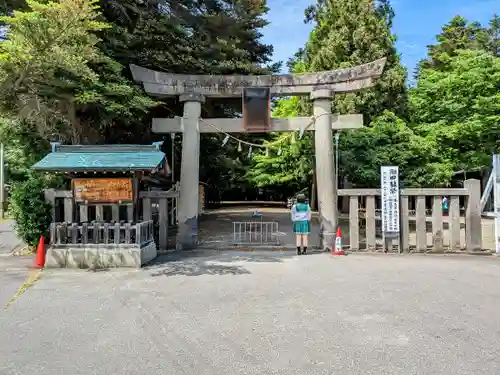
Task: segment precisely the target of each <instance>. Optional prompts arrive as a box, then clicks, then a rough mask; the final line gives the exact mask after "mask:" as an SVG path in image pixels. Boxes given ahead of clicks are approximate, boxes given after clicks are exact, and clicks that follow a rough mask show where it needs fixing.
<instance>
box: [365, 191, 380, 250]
mask: <svg viewBox="0 0 500 375" xmlns="http://www.w3.org/2000/svg"><path fill="white" fill-rule="evenodd" d="M365 217H366V249H367V250H377V236H376V226H375V197H374V196H368V197H366V210H365Z"/></svg>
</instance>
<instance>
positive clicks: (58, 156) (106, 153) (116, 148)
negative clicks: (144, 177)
mask: <svg viewBox="0 0 500 375" xmlns="http://www.w3.org/2000/svg"><path fill="white" fill-rule="evenodd" d="M161 145H162V142H157V143H153V144H152V145H99V146H90V145H89V146H87V145H61V144H58V143H53V144H52V152H51V153H50V154H48V155H47V156H45V157H44V158H43V159H42V160H40V161H39V162H38V163H36V164H35V165H33V166H32V168H33V169H35V170H39V171H47V172H49V171H53V172H58V171H60V172H69V171H74V172H78V171H82V172H83V171H103V172H104V171H117V172H125V171H153V170H155V169H159V168H162V167H163V166H165V164H166V163H167V160H166V158H165V154H164V153H163V152H162V151H160V146H161ZM167 170H169V168H168V165H167Z"/></svg>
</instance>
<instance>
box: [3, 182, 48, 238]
mask: <svg viewBox="0 0 500 375" xmlns="http://www.w3.org/2000/svg"><path fill="white" fill-rule="evenodd" d="M44 188H45V185H44V181H43V180H42V178H41V177H40V176H36V175H31V176H29V177H28V180H26V181H25V182H19V183H17V184H15V185H14V186H13V188H12V190H11V192H12V193H11V197H10V212H11V214H12V217H13V219H14V220H15V222H16V224H15V229H16V233H17V235H18V236H19V237H20V238H21V239H22V240H23V241H24V242H25V243H26V244H27V245H29V246H36V244H37V243H38V240H39V239H40V236H42V235H44V236H47V234H48V230H49V227H50V223H51V221H52V217H51V205H50V204H49V203H47V202H45V199H44V194H43V190H44Z"/></svg>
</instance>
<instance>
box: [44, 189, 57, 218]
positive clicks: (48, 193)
mask: <svg viewBox="0 0 500 375" xmlns="http://www.w3.org/2000/svg"><path fill="white" fill-rule="evenodd" d="M44 195H45V202H47V203H49V204H50V206H51V208H50V215H51V217H52V219H51V220H52V221H54V222H56V221H57V219H56V191H55V190H54V189H46V190H45V191H44Z"/></svg>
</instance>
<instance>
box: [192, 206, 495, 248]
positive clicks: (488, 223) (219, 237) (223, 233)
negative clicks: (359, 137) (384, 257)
mask: <svg viewBox="0 0 500 375" xmlns="http://www.w3.org/2000/svg"><path fill="white" fill-rule="evenodd" d="M255 210H256V207H227V208H221V209H218V210H210V211H207V212H206V213H205V214H204V215H203V217H202V219H201V222H200V238H199V241H200V245H201V246H203V247H213V248H227V247H231V246H234V227H233V223H234V222H260V221H262V222H276V223H278V232H279V236H278V237H279V240H280V246H281V247H286V248H294V247H295V236H294V234H293V232H292V224H291V221H290V212H289V210H288V209H286V208H280V207H261V208H258V210H259V212H260V214H261V215H262V216H261V217H252V213H253V212H254V211H255ZM313 217H317V213H315V214H313ZM462 222H464V220H463V219H462ZM377 226H380V222H377ZM340 228H341V230H342V234H343V244H344V245H348V244H349V221H348V218H347V216H346V215H341V217H340ZM447 228H448V227H447V225H445V229H444V231H443V241H444V246H445V248H446V247H447V246H449V244H450V231H449V230H448V229H447ZM377 229H378V230H377V245H378V246H380V247H382V238H381V236H380V230H379V228H377ZM410 230H411V233H410V242H409V243H410V247H411V246H415V245H416V235H415V231H414V228H413V230H412V228H411V226H410ZM482 231H483V249H485V250H493V251H494V250H495V228H494V220H493V219H487V218H484V219H483V220H482ZM363 234H364V230H363V228H360V241H361V243H362V242H363V241H364V240H365V239H364V238H363ZM319 243H320V237H319V224H318V223H317V221H315V220H313V224H312V228H311V235H310V237H309V246H310V247H312V248H314V247H318V246H319ZM460 243H461V244H462V247H463V248H465V225H464V224H463V223H462V229H461V231H460ZM427 245H428V246H431V245H432V224H431V218H429V220H428V225H427Z"/></svg>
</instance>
